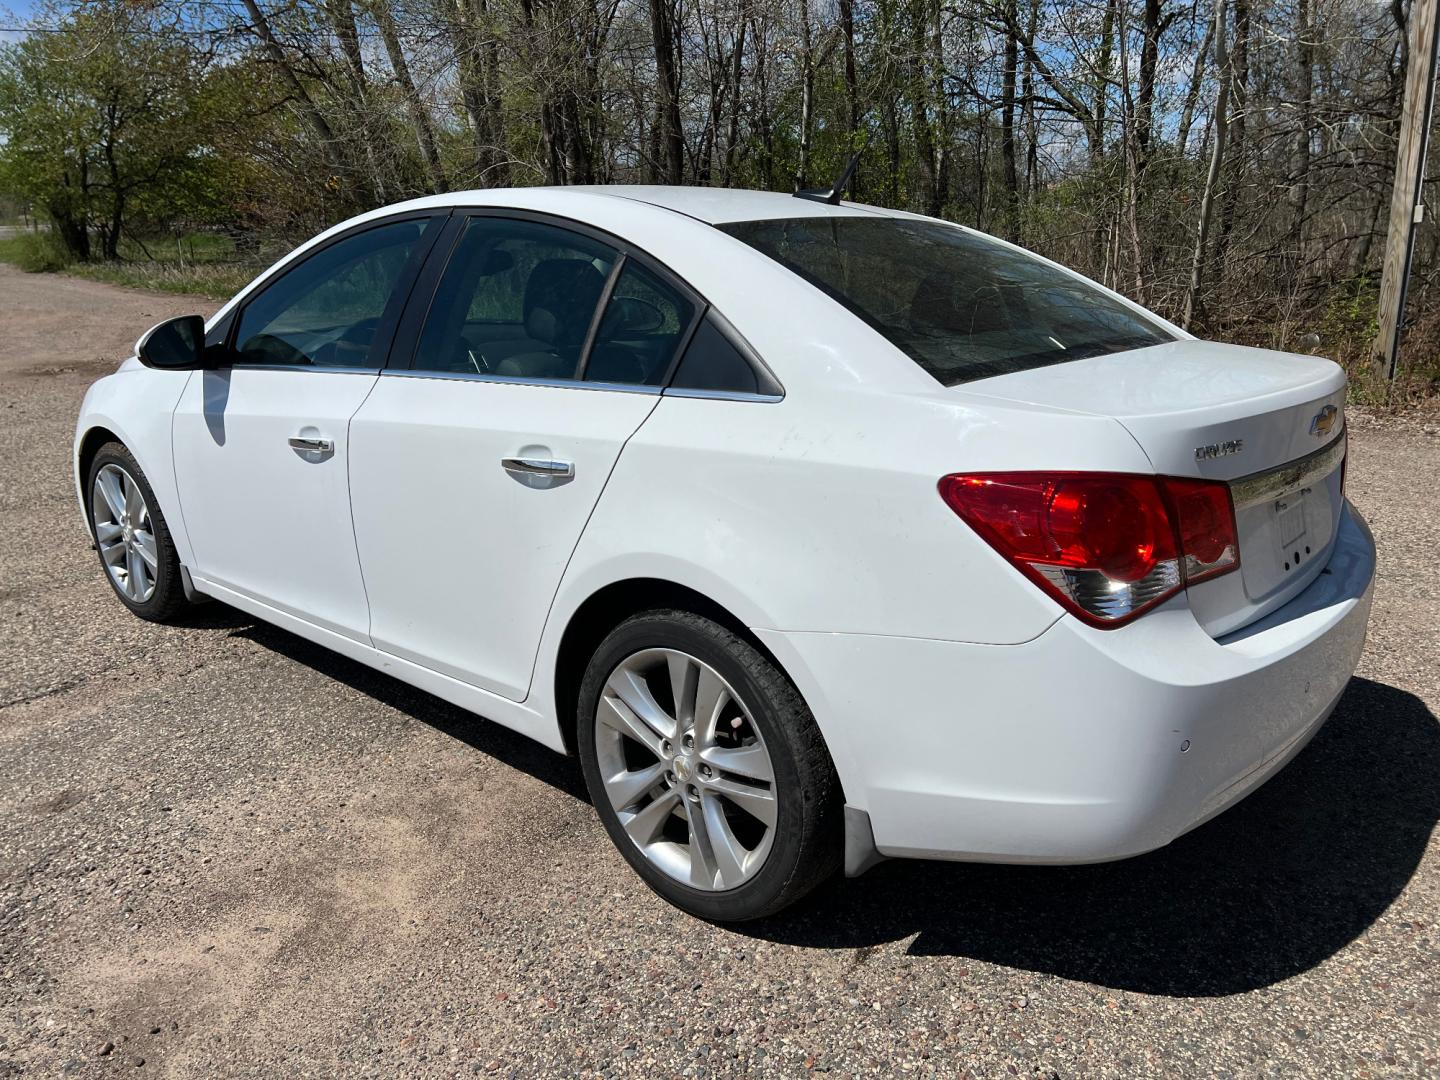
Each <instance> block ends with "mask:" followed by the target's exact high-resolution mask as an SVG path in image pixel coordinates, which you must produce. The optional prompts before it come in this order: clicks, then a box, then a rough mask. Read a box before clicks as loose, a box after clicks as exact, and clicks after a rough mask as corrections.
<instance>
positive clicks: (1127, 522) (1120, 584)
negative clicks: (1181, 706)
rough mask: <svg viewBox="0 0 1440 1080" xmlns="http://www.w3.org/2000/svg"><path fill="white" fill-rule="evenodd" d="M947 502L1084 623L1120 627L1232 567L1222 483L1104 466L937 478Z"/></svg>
mask: <svg viewBox="0 0 1440 1080" xmlns="http://www.w3.org/2000/svg"><path fill="white" fill-rule="evenodd" d="M940 495H941V497H942V498H943V499H944V500H945V502H946V503H947V504H948V505H949V507H950V508H951V509H952V510H954V511H955V512H956V513H957V514H959V515H960V517H961V518H962V519H964V521H965V522H966V524H968V525H969V526H970V527H971V528H973V529H974V530H975V531H976V532H977V533H979V534H980V536H981V538H982V539H984V540H985V541H986V542H987V543H988V544H990V546H991V547H993V548H995V550H997V551H998V552H1000V554H1001V555H1003V556H1005V558H1007V559H1008V560H1009V561H1010V562H1011V563H1013V564H1014V565H1015V566H1016V567H1017V568H1019V569H1020V570H1021V571H1022V572H1023V573H1024V574H1026V576H1028V577H1029V578H1030V579H1031V580H1033V581H1034V582H1035V583H1036V584H1038V585H1039V586H1040V587H1041V588H1043V589H1044V590H1045V591H1046V592H1048V593H1050V594H1051V595H1052V596H1054V597H1055V598H1056V599H1057V600H1059V601H1060V603H1061V604H1063V605H1064V606H1065V607H1066V608H1067V609H1069V610H1070V611H1072V612H1074V613H1075V614H1076V615H1078V616H1079V617H1080V618H1082V619H1084V620H1085V621H1086V622H1089V623H1091V624H1092V625H1094V626H1104V627H1113V626H1120V625H1121V624H1123V623H1125V622H1128V621H1129V620H1131V619H1133V618H1135V617H1136V616H1137V615H1139V614H1141V613H1142V612H1145V611H1148V610H1149V609H1150V608H1152V607H1154V606H1155V605H1156V604H1159V603H1161V602H1162V601H1164V600H1166V599H1167V598H1169V597H1171V596H1173V595H1174V594H1175V593H1177V592H1178V591H1179V590H1180V589H1182V588H1184V587H1185V585H1186V584H1187V583H1193V582H1196V581H1200V580H1203V579H1205V578H1209V577H1214V576H1216V575H1217V574H1223V573H1225V572H1226V571H1229V570H1233V569H1235V568H1236V567H1237V566H1239V565H1240V545H1239V542H1238V540H1237V538H1236V533H1235V512H1234V509H1233V507H1232V506H1231V502H1230V488H1229V486H1228V485H1226V484H1222V483H1215V482H1212V481H1208V480H1186V479H1181V478H1178V477H1164V476H1159V477H1157V476H1130V475H1121V474H1111V473H1030V472H1026V473H974V474H969V475H953V476H946V477H944V478H942V479H941V481H940Z"/></svg>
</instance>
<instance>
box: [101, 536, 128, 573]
mask: <svg viewBox="0 0 1440 1080" xmlns="http://www.w3.org/2000/svg"><path fill="white" fill-rule="evenodd" d="M100 557H101V558H102V559H104V560H105V565H106V566H115V567H118V566H119V565H120V563H121V561H122V560H123V559H124V558H125V544H124V542H123V541H120V540H117V541H115V542H114V543H113V544H109V545H106V544H101V545H100Z"/></svg>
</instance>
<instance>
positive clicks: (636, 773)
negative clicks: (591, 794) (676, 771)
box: [605, 761, 665, 810]
mask: <svg viewBox="0 0 1440 1080" xmlns="http://www.w3.org/2000/svg"><path fill="white" fill-rule="evenodd" d="M664 775H665V766H664V764H663V763H661V762H658V761H657V762H656V763H655V764H654V765H647V766H646V767H645V768H643V769H635V770H633V771H632V770H629V769H627V770H625V771H623V772H619V773H616V774H615V775H614V776H612V777H610V778H609V779H607V780H606V781H605V793H606V794H607V795H609V796H610V805H611V806H613V807H614V808H615V809H616V810H628V809H630V807H632V806H634V805H635V802H636V800H637V799H639V798H640V796H642V795H644V794H645V793H646V792H647V791H649V790H650V789H651V788H653V787H654V786H655V785H656V784H658V783H659V782H660V778H661V777H662V776H664Z"/></svg>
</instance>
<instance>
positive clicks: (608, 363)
mask: <svg viewBox="0 0 1440 1080" xmlns="http://www.w3.org/2000/svg"><path fill="white" fill-rule="evenodd" d="M694 317H695V305H694V304H693V303H691V302H690V300H689V299H688V298H686V297H685V296H684V295H683V294H682V293H681V292H680V291H679V290H678V289H675V288H673V287H672V286H670V285H667V284H666V283H665V282H663V281H661V280H660V279H659V278H658V277H656V276H655V275H654V274H652V273H651V272H650V271H649V270H646V269H645V268H644V267H643V266H641V265H640V264H639V263H637V262H635V261H634V260H633V259H627V260H626V262H625V265H624V266H623V267H621V269H620V276H619V277H618V278H617V279H616V280H615V289H614V291H613V292H612V293H611V294H610V302H609V304H607V305H606V307H605V315H604V317H603V318H602V319H601V320H600V329H599V332H598V333H596V335H595V345H594V348H593V349H591V351H590V358H589V360H588V361H587V362H586V364H585V378H586V379H587V380H588V381H591V382H612V383H631V384H639V385H642V386H659V385H660V384H661V383H662V382H664V381H665V375H666V374H667V373H668V372H669V370H670V361H671V360H673V359H674V357H675V350H676V349H678V348H679V347H680V342H681V340H682V339H683V338H684V336H685V333H686V331H687V330H689V329H690V322H691V320H692V319H694Z"/></svg>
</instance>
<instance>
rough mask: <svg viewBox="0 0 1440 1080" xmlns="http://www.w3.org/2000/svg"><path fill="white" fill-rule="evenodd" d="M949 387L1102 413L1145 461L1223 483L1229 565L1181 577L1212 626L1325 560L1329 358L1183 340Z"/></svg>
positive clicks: (1338, 417) (1296, 582)
mask: <svg viewBox="0 0 1440 1080" xmlns="http://www.w3.org/2000/svg"><path fill="white" fill-rule="evenodd" d="M957 389H959V390H962V391H964V392H965V393H967V394H978V395H984V396H987V397H994V398H1001V399H1005V400H1008V401H1013V402H1023V403H1027V404H1033V405H1040V406H1046V407H1049V408H1063V409H1070V410H1073V411H1075V412H1083V413H1090V414H1095V415H1102V416H1109V417H1113V418H1114V419H1115V420H1117V421H1118V422H1119V423H1120V424H1122V425H1123V426H1124V427H1125V428H1126V430H1128V431H1129V432H1130V434H1131V436H1133V437H1134V439H1135V441H1136V442H1137V443H1138V444H1139V445H1140V448H1141V449H1142V450H1143V451H1144V452H1145V455H1146V456H1147V457H1148V458H1149V460H1150V462H1151V464H1152V465H1153V466H1154V468H1155V471H1156V472H1157V473H1161V474H1164V475H1168V476H1186V477H1200V478H1204V479H1208V480H1221V481H1225V482H1227V483H1229V484H1230V485H1231V491H1232V495H1233V497H1234V500H1235V512H1236V526H1237V529H1238V533H1239V538H1240V570H1239V572H1238V573H1232V574H1225V575H1223V576H1221V577H1218V578H1213V579H1211V580H1209V581H1205V582H1202V583H1199V584H1197V585H1195V586H1193V587H1191V588H1190V589H1189V590H1188V592H1189V598H1190V605H1191V608H1192V610H1193V611H1194V612H1195V616H1196V618H1197V619H1198V620H1199V621H1200V623H1201V625H1202V626H1204V627H1205V629H1206V630H1207V631H1208V632H1209V633H1211V634H1212V635H1214V636H1216V637H1219V636H1221V635H1224V634H1226V633H1229V632H1231V631H1234V630H1236V629H1238V628H1240V627H1242V626H1244V625H1245V624H1247V623H1249V622H1251V621H1253V620H1255V619H1258V618H1261V617H1262V616H1264V615H1266V614H1268V613H1269V612H1270V611H1273V610H1274V609H1275V608H1277V607H1279V606H1280V605H1282V604H1284V603H1285V602H1286V601H1287V600H1288V599H1290V598H1291V597H1292V596H1294V595H1295V594H1297V593H1298V592H1300V591H1301V590H1302V589H1304V588H1305V586H1306V585H1308V584H1309V583H1310V581H1312V580H1313V579H1314V577H1315V575H1317V574H1318V573H1319V572H1320V570H1321V569H1322V568H1323V567H1324V565H1325V562H1326V560H1327V558H1328V556H1329V552H1330V547H1331V544H1332V542H1333V540H1334V537H1335V531H1336V528H1337V526H1338V523H1339V520H1340V512H1341V507H1342V503H1343V497H1342V493H1341V482H1342V476H1343V461H1344V453H1345V442H1344V438H1345V436H1344V403H1345V375H1344V372H1343V371H1341V369H1340V368H1339V367H1338V366H1337V365H1335V364H1334V363H1332V362H1330V361H1329V360H1322V359H1319V358H1317V357H1313V356H1298V355H1293V354H1288V353H1278V352H1270V351H1267V350H1263V349H1251V348H1245V347H1242V346H1237V345H1221V344H1217V343H1214V342H1204V341H1193V340H1183V341H1174V342H1168V343H1166V344H1163V345H1157V346H1152V347H1150V348H1146V349H1136V350H1132V351H1128V352H1121V353H1112V354H1110V355H1108V356H1096V357H1087V358H1084V359H1080V360H1075V361H1072V362H1070V363H1065V364H1057V365H1053V366H1050V367H1044V368H1037V369H1034V370H1031V371H1023V372H1016V373H1014V374H1010V375H1001V376H996V377H994V378H989V379H982V380H978V381H976V382H970V383H965V384H963V385H962V386H961V387H958V388H957Z"/></svg>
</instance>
